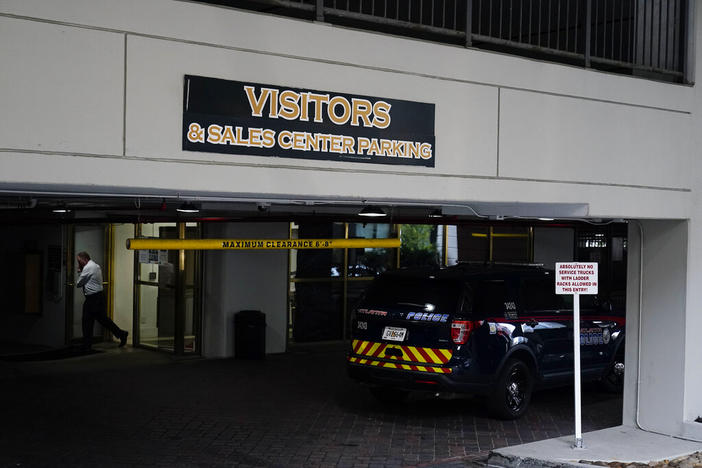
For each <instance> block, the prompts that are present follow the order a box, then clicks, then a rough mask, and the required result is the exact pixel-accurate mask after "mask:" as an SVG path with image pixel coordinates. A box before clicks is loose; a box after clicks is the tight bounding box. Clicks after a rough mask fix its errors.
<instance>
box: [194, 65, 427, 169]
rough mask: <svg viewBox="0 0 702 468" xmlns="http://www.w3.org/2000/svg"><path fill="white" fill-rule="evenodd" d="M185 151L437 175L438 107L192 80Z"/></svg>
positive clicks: (396, 100) (345, 95)
mask: <svg viewBox="0 0 702 468" xmlns="http://www.w3.org/2000/svg"><path fill="white" fill-rule="evenodd" d="M183 149H184V150H186V151H205V152H211V153H227V154H247V155H256V156H279V157H285V158H297V159H325V160H333V161H351V162H366V163H378V164H401V165H414V166H427V167H434V157H435V156H434V155H435V153H436V147H435V139H434V104H427V103H420V102H412V101H402V100H398V99H385V98H377V97H369V96H359V95H350V94H342V93H335V92H329V91H317V90H309V89H298V88H289V87H285V86H278V85H266V84H260V83H249V82H241V81H229V80H221V79H217V78H206V77H201V76H190V75H186V76H185V86H184V90H183Z"/></svg>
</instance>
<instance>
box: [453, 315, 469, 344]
mask: <svg viewBox="0 0 702 468" xmlns="http://www.w3.org/2000/svg"><path fill="white" fill-rule="evenodd" d="M472 330H473V322H469V321H468V320H454V321H453V322H451V339H452V340H453V342H454V343H456V344H466V342H467V341H468V338H469V337H470V332H471V331H472Z"/></svg>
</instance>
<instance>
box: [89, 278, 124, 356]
mask: <svg viewBox="0 0 702 468" xmlns="http://www.w3.org/2000/svg"><path fill="white" fill-rule="evenodd" d="M96 320H97V321H98V323H99V324H100V325H102V326H103V327H105V328H107V329H108V330H110V331H111V332H112V334H113V335H115V337H116V338H120V337H121V336H122V330H121V329H120V328H119V327H118V326H117V325H116V324H115V322H113V321H112V320H110V318H109V317H108V316H107V307H106V304H105V293H104V292H102V291H100V292H96V293H94V294H89V295H87V296H85V302H84V303H83V347H84V348H85V349H90V348H91V347H92V345H93V325H94V324H95V321H96Z"/></svg>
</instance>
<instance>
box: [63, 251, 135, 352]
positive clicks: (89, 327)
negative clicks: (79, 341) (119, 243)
mask: <svg viewBox="0 0 702 468" xmlns="http://www.w3.org/2000/svg"><path fill="white" fill-rule="evenodd" d="M76 259H77V260H78V273H80V277H79V278H78V282H77V283H76V287H78V288H83V294H85V302H83V348H84V350H86V351H87V350H90V348H91V347H92V344H93V325H94V324H95V320H97V321H98V322H99V323H100V324H101V325H102V326H103V327H105V328H107V329H108V330H110V331H111V332H112V334H113V335H114V336H115V338H119V347H120V348H121V347H122V346H124V345H125V344H127V335H129V332H128V331H126V330H122V329H120V328H119V327H118V326H117V325H116V324H115V322H113V321H112V320H110V318H109V317H108V316H107V308H106V303H105V293H104V292H103V291H102V270H101V269H100V265H98V264H97V263H95V262H94V261H92V260H91V259H90V255H89V254H88V252H79V253H78V255H77V257H76Z"/></svg>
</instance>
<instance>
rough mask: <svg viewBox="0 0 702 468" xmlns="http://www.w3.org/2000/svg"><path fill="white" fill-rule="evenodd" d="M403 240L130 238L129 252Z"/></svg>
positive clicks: (385, 244) (351, 245) (396, 242)
mask: <svg viewBox="0 0 702 468" xmlns="http://www.w3.org/2000/svg"><path fill="white" fill-rule="evenodd" d="M399 246H400V239H127V249H129V250H286V249H360V248H371V249H374V248H375V249H377V248H396V247H399Z"/></svg>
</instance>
